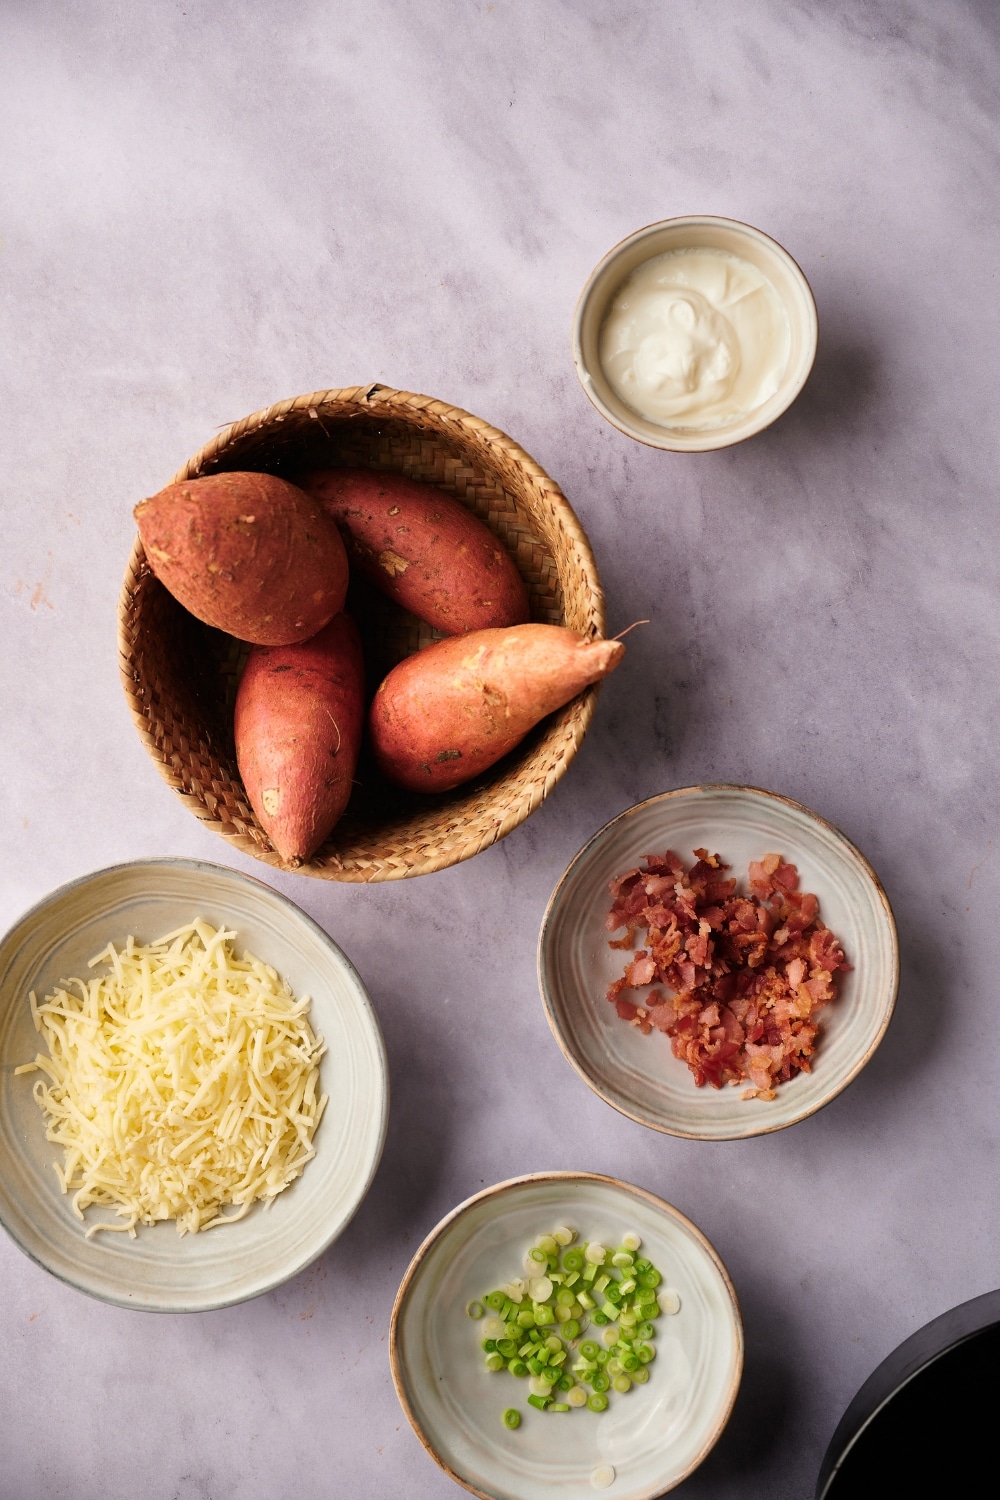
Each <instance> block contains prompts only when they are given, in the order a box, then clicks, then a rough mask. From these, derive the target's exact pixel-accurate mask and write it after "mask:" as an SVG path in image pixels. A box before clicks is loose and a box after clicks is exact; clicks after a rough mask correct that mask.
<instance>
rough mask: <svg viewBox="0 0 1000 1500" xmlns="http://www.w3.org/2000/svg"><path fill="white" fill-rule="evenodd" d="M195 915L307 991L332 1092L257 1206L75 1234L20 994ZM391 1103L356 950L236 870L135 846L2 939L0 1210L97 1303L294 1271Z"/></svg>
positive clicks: (35, 1251) (165, 1295) (319, 1240)
mask: <svg viewBox="0 0 1000 1500" xmlns="http://www.w3.org/2000/svg"><path fill="white" fill-rule="evenodd" d="M195 916H201V917H204V918H205V919H206V920H207V921H209V922H212V923H214V924H216V925H217V924H219V923H224V924H225V925H226V926H227V927H230V928H232V929H235V931H236V933H237V939H236V949H237V951H238V952H241V951H242V950H243V949H244V948H248V949H249V950H250V951H251V952H253V953H255V954H256V955H257V956H258V957H259V958H262V959H264V960H265V961H266V962H267V963H270V964H271V965H272V966H273V967H274V968H276V969H277V970H278V972H279V974H281V975H282V976H283V978H285V979H287V980H288V982H289V984H290V985H291V987H292V989H293V990H294V992H295V994H296V995H298V996H302V995H310V996H311V997H312V1010H311V1012H310V1020H311V1024H312V1027H313V1030H314V1031H316V1032H317V1033H318V1034H320V1035H322V1036H323V1037H324V1038H325V1040H326V1043H327V1046H328V1049H329V1050H328V1051H327V1053H326V1055H325V1056H324V1058H323V1060H322V1062H321V1064H320V1069H321V1073H320V1076H321V1080H322V1087H323V1089H324V1090H325V1091H326V1093H328V1094H329V1096H330V1097H329V1103H328V1105H327V1108H326V1112H325V1114H324V1116H323V1119H322V1121H321V1122H320V1124H319V1127H318V1129H317V1131H316V1136H315V1146H316V1155H315V1157H314V1158H313V1159H312V1161H310V1162H308V1163H307V1165H306V1167H305V1169H304V1171H303V1173H302V1176H301V1177H300V1178H298V1179H297V1181H295V1182H294V1183H292V1184H291V1186H290V1187H288V1188H286V1189H285V1191H284V1192H283V1193H281V1194H279V1196H278V1197H277V1198H275V1199H274V1201H273V1202H272V1204H271V1205H270V1206H269V1207H268V1208H266V1209H265V1208H264V1207H263V1205H261V1204H258V1205H256V1206H255V1207H254V1208H253V1209H252V1210H251V1211H250V1213H248V1214H247V1216H246V1218H245V1219H241V1220H240V1221H239V1223H236V1224H232V1225H228V1226H225V1227H223V1228H219V1229H213V1230H210V1231H208V1232H207V1233H202V1234H197V1235H184V1236H183V1238H182V1237H181V1236H180V1235H178V1233H177V1230H176V1227H175V1225H174V1224H173V1223H172V1222H169V1223H162V1224H156V1225H153V1226H151V1227H148V1228H140V1229H139V1230H138V1233H137V1236H136V1238H135V1239H134V1240H132V1239H129V1237H128V1236H127V1235H125V1234H98V1235H95V1236H94V1238H93V1239H90V1240H87V1239H85V1238H84V1229H85V1227H88V1226H89V1225H90V1224H92V1223H94V1222H95V1221H96V1220H98V1219H101V1218H103V1219H104V1220H106V1221H108V1222H121V1221H120V1220H117V1219H116V1218H115V1215H114V1213H113V1211H112V1210H111V1209H101V1208H90V1209H88V1210H87V1218H86V1225H82V1224H81V1223H80V1221H79V1219H77V1218H76V1217H75V1215H74V1214H73V1211H72V1208H71V1206H70V1199H69V1197H68V1196H64V1195H63V1194H62V1193H61V1192H60V1189H59V1184H58V1181H57V1179H56V1174H55V1172H54V1171H53V1166H52V1164H53V1162H54V1161H55V1160H56V1158H57V1156H58V1157H59V1158H60V1159H61V1157H62V1148H61V1147H59V1146H54V1145H51V1144H50V1143H49V1142H48V1141H46V1139H45V1119H44V1116H43V1115H42V1112H41V1110H40V1109H39V1108H38V1106H37V1104H36V1103H35V1101H34V1099H33V1098H32V1086H33V1084H34V1082H35V1079H36V1076H37V1075H32V1074H30V1073H28V1074H22V1075H20V1076H19V1077H15V1075H14V1069H15V1067H17V1066H18V1065H19V1064H21V1063H25V1062H31V1061H32V1059H33V1058H34V1057H35V1055H36V1053H37V1052H38V1051H39V1050H41V1051H44V1042H43V1041H42V1039H41V1038H40V1037H39V1035H38V1033H37V1032H36V1031H35V1028H34V1025H33V1023H32V1019H31V1013H30V1009H29V1005H28V994H29V991H31V990H35V992H36V993H37V994H38V996H39V998H41V997H42V996H43V995H45V994H47V993H48V992H49V990H50V989H51V988H52V987H53V986H54V985H55V984H57V983H58V982H59V981H60V980H63V979H68V978H69V977H71V976H72V975H77V974H85V973H86V972H87V961H88V959H90V958H92V957H93V956H94V954H95V953H98V952H100V950H101V949H102V948H104V947H105V946H106V945H107V943H108V942H109V941H112V942H114V943H116V944H120V943H123V942H124V941H125V940H126V938H127V937H128V936H129V935H130V934H132V935H134V936H135V937H137V938H139V939H140V940H141V941H151V940H152V939H154V938H157V937H159V936H161V935H162V934H163V933H165V932H169V931H171V930H172V929H173V928H175V927H180V926H182V925H183V924H184V923H185V922H188V921H190V920H191V919H192V918H193V917H195ZM387 1114H388V1083H387V1070H386V1060H385V1049H384V1047H383V1044H382V1034H381V1031H380V1029H379V1024H378V1020H377V1018H376V1015H375V1012H374V1010H373V1009H372V1006H371V1002H370V1001H369V999H368V996H367V994H366V992H365V988H364V986H363V984H362V983H361V980H360V978H359V977H358V974H357V972H356V971H355V969H354V967H353V965H352V964H351V963H350V961H349V960H348V959H347V958H346V957H345V956H344V954H343V953H342V952H341V951H340V949H339V948H338V947H337V945H336V943H334V942H333V941H332V939H331V938H329V937H328V936H327V935H326V933H325V932H324V931H323V930H322V928H320V927H317V925H316V923H315V922H313V921H312V920H311V919H310V918H309V917H307V916H306V915H305V913H304V912H302V911H300V910H299V908H298V907H297V906H294V905H293V904H292V903H291V902H290V901H287V900H286V899H285V898H284V897H283V896H279V895H278V894H277V892H275V891H272V890H270V889H269V888H268V887H267V886H265V885H261V884H260V882H259V881H256V880H251V879H249V878H248V877H247V876H246V875H240V874H238V873H237V872H236V871H235V870H226V869H222V868H221V867H220V866H217V865H211V864H203V863H201V862H200V861H196V860H188V859H160V860H145V861H139V862H137V863H135V864H127V865H118V866H115V867H113V868H111V869H106V870H97V871H95V872H94V873H93V874H91V875H85V876H84V877H83V878H82V879H80V880H76V881H73V882H72V884H70V885H64V886H62V887H61V888H60V889H59V890H57V891H54V892H53V893H52V895H50V896H47V897H46V898H45V900H44V901H41V902H40V903H39V904H38V905H37V906H35V907H33V908H32V909H31V911H29V912H27V913H26V914H25V915H24V916H23V917H22V918H21V919H20V921H19V922H17V923H16V924H15V925H14V926H13V927H12V928H11V930H10V931H9V932H8V933H7V935H6V937H4V938H3V940H2V941H0V1160H2V1161H3V1171H2V1172H0V1223H2V1225H3V1227H4V1228H5V1229H6V1230H7V1233H8V1234H9V1235H10V1236H11V1238H12V1239H13V1240H14V1241H15V1243H16V1244H17V1245H19V1246H20V1248H21V1249H22V1250H24V1251H25V1253H26V1254H27V1255H30V1256H31V1258H32V1260H35V1261H37V1262H38V1264H39V1265H41V1266H44V1267H45V1269H46V1270H48V1271H51V1272H52V1273H53V1274H54V1275H55V1276H58V1277H59V1278H60V1279H61V1280H63V1281H66V1282H68V1283H69V1284H70V1285H71V1286H75V1287H78V1288H79V1290H80V1291H83V1292H88V1293H89V1294H90V1295H91V1296H94V1297H99V1298H101V1299H102V1300H103V1301H105V1302H114V1303H117V1304H118V1305H119V1306H121V1307H138V1308H143V1309H145V1310H146V1311H150V1312H196V1311H203V1310H205V1309H208V1308H213V1307H226V1306H228V1305H229V1304H230V1303H233V1302H242V1301H245V1300H246V1299H247V1298H249V1297H256V1296H259V1295H260V1294H261V1293H262V1292H266V1291H269V1290H270V1289H271V1288H272V1287H275V1286H277V1285H279V1284H280V1283H281V1282H283V1281H286V1280H287V1279H288V1278H289V1277H290V1276H294V1275H295V1274H296V1273H297V1272H299V1271H301V1270H303V1268H304V1267H305V1266H307V1265H309V1263H310V1262H311V1261H313V1260H315V1259H316V1257H317V1256H318V1255H321V1254H322V1252H323V1251H324V1250H325V1249H326V1248H327V1246H328V1245H329V1244H330V1243H331V1242H332V1241H333V1240H335V1239H336V1238H337V1236H338V1235H339V1234H340V1232H341V1230H342V1229H343V1228H344V1227H345V1225H346V1224H347V1222H348V1220H349V1219H350V1218H351V1216H352V1214H353V1213H354V1211H355V1209H356V1208H357V1207H358V1205H359V1203H360V1202H361V1200H362V1198H363V1197H364V1196H365V1193H366V1192H367V1190H368V1186H369V1184H370V1182H371V1180H372V1177H373V1176H374V1173H375V1168H376V1166H377V1165H378V1161H379V1157H380V1156H381V1153H382V1144H383V1141H384V1139H385V1128H386V1120H387Z"/></svg>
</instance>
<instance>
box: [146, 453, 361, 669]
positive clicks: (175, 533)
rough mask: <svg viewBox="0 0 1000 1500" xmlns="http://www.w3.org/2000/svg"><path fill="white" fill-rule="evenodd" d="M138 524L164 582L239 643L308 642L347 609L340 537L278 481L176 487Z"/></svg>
mask: <svg viewBox="0 0 1000 1500" xmlns="http://www.w3.org/2000/svg"><path fill="white" fill-rule="evenodd" d="M135 518H136V521H137V522H138V524H139V535H140V537H141V538H142V545H143V547H144V548H145V551H146V557H147V558H148V560H149V566H150V567H151V568H152V570H153V572H154V573H155V574H156V576H157V578H158V579H159V580H160V582H161V583H162V584H163V585H164V586H165V587H166V588H168V589H169V590H170V592H171V593H172V594H173V596H174V598H175V599H177V600H179V601H180V603H181V604H183V606H184V608H185V609H186V610H189V611H190V613H191V614H193V615H195V616H197V618H198V619H199V620H204V622H205V624H206V625H214V626H216V628H217V629H219V630H227V631H228V632H229V634H230V635H235V636H238V637H239V639H240V640H243V641H251V642H254V643H256V644H258V645H262V646H286V645H291V644H293V643H294V642H296V641H305V640H308V638H309V637H310V636H311V635H315V634H316V631H317V630H321V629H322V627H323V626H324V625H325V624H326V623H327V621H328V620H331V619H332V618H333V616H334V615H335V614H337V613H339V611H340V610H342V609H343V607H344V599H345V596H346V594H347V554H346V553H345V551H344V544H343V542H342V541H341V539H340V533H339V532H338V531H337V528H336V526H334V525H332V524H331V521H330V518H329V517H328V516H327V515H326V514H325V512H324V511H323V509H322V507H321V506H320V505H318V504H317V502H316V501H315V500H313V499H310V497H309V496H308V495H306V494H305V493H304V492H303V491H302V490H300V489H299V488H298V487H297V486H296V485H294V484H288V483H287V481H286V480H284V479H277V478H276V477H275V476H274V475H273V474H248V473H233V474H211V475H208V476H206V477H205V478H204V479H189V480H184V481H183V482H181V483H179V484H168V485H167V487H166V489H163V490H160V492H159V494H156V495H153V496H152V497H151V499H149V500H143V501H141V502H140V504H138V505H137V506H136V508H135Z"/></svg>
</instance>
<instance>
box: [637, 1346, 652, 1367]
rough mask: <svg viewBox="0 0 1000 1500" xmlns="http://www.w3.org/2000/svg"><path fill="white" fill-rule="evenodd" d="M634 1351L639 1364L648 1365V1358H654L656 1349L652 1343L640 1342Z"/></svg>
mask: <svg viewBox="0 0 1000 1500" xmlns="http://www.w3.org/2000/svg"><path fill="white" fill-rule="evenodd" d="M635 1352H636V1355H637V1357H638V1360H639V1363H640V1364H641V1365H648V1364H649V1362H650V1360H653V1359H655V1358H656V1350H655V1349H654V1348H653V1346H652V1344H640V1345H639V1347H638V1349H637V1350H636V1351H635Z"/></svg>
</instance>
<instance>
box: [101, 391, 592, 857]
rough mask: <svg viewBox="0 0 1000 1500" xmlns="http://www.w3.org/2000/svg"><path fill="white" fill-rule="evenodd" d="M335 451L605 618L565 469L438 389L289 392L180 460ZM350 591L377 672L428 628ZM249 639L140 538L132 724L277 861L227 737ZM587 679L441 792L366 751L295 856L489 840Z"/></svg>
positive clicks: (229, 461)
mask: <svg viewBox="0 0 1000 1500" xmlns="http://www.w3.org/2000/svg"><path fill="white" fill-rule="evenodd" d="M339 465H351V466H355V467H358V466H360V467H368V468H374V469H382V470H389V471H393V472H397V473H402V474H406V475H407V476H409V477H410V478H412V479H421V480H425V481H428V482H429V483H432V484H436V485H439V486H440V487H441V488H442V489H444V490H446V491H447V492H448V493H449V494H451V495H454V496H455V497H456V498H457V499H459V500H460V501H461V502H462V503H463V504H464V505H466V506H468V508H469V509H470V510H472V511H474V512H475V514H476V515H478V516H479V517H480V518H481V519H482V520H483V521H485V523H486V524H487V525H488V526H489V527H490V529H491V530H492V531H493V532H494V533H495V535H497V536H498V537H499V538H500V539H501V540H502V541H503V543H504V545H505V547H506V548H507V550H508V551H509V552H510V554H511V556H512V557H513V558H514V560H515V562H516V564H517V568H518V571H519V572H520V574H521V576H522V578H523V579H524V581H525V583H526V585H527V587H528V594H529V599H530V604H531V617H532V619H533V620H538V621H545V622H549V623H553V624H564V625H568V626H569V627H570V628H572V629H574V630H578V631H580V632H581V633H583V634H586V635H588V636H601V635H603V633H604V600H603V595H602V592H601V587H600V582H599V580H598V576H597V570H596V567H595V565H594V560H593V556H592V554H591V551H590V546H589V543H588V541H587V538H586V536H585V534H584V532H583V530H582V528H581V526H580V524H579V522H578V521H577V519H576V517H575V516H574V514H573V512H572V510H571V509H570V507H569V505H568V503H567V502H566V500H565V498H564V497H563V495H562V492H561V491H560V489H559V487H558V485H556V484H555V483H554V482H553V481H552V480H551V479H550V478H549V477H548V475H546V474H545V472H544V471H543V470H542V469H540V468H539V467H538V465H537V464H535V463H534V462H533V461H532V460H531V459H530V458H529V457H528V456H527V454H525V453H524V452H523V451H522V450H521V449H520V448H519V447H518V446H517V444H516V443H514V442H512V440H511V439H510V438H508V437H506V436H505V435H504V434H503V433H502V432H499V431H497V429H496V428H494V427H490V426H489V425H488V424H487V423H486V422H483V421H481V420H480V419H479V418H478V417H473V416H470V414H469V413H468V412H464V411H461V410H460V409H458V408H457V407H451V406H447V405H446V404H445V403H443V402H440V401H434V400H432V399H431V398H430V397H427V396H417V395H413V394H411V393H409V392H405V391H395V390H392V389H390V388H389V387H386V386H380V385H375V386H358V387H352V388H349V389H346V390H333V391H319V392H314V393H312V394H310V395H307V396H299V397H296V398H295V399H294V400H289V401H282V402H279V403H278V404H277V405H275V406H272V407H270V408H269V409H268V410H266V411H261V412H255V413H254V414H253V415H252V416H249V417H246V418H244V419H243V421H241V422H237V423H235V424H234V425H233V426H231V427H229V428H227V429H226V430H225V431H224V432H222V433H220V434H219V435H218V436H217V437H215V438H213V440H212V441H211V442H210V443H208V444H206V446H205V447H204V448H202V449H201V451H200V452H199V453H197V454H196V455H195V457H194V458H192V459H191V460H190V461H189V462H188V463H187V464H185V466H184V467H183V468H182V469H181V470H180V471H179V473H178V474H176V475H175V476H174V477H175V479H177V480H183V479H192V478H197V477H199V476H200V475H203V474H211V473H218V472H221V471H223V470H232V469H259V470H267V471H268V472H271V473H276V474H281V475H283V476H284V477H286V478H289V479H293V480H294V479H295V477H296V475H297V474H299V473H302V472H304V471H305V470H306V469H309V468H318V467H323V466H330V467H332V466H339ZM349 607H350V608H351V609H352V611H354V612H355V613H356V615H357V617H358V619H359V623H360V624H361V627H362V634H363V636H364V637H365V639H366V659H367V663H368V670H369V672H371V673H372V674H373V676H374V674H375V673H380V674H381V673H384V672H385V671H387V670H388V669H389V667H391V666H392V665H393V664H394V663H395V662H397V661H400V660H401V659H402V658H403V657H404V656H407V655H409V654H411V653H412V652H413V651H415V650H418V649H420V648H421V647H422V646H424V645H427V644H428V643H429V642H430V641H431V640H433V639H436V638H437V637H436V634H435V632H433V631H431V630H430V628H429V627H428V626H427V625H425V624H423V623H422V622H421V621H419V620H416V619H415V618H414V617H413V616H412V615H407V614H405V613H404V612H403V611H402V610H400V609H398V607H396V606H395V605H393V604H391V603H390V601H388V600H386V599H385V598H384V597H383V596H382V595H379V594H376V593H375V591H373V590H367V591H366V590H365V589H364V587H363V586H361V585H352V595H351V599H350V603H349ZM246 649H247V648H246V647H245V646H242V645H241V643H239V642H237V641H234V640H232V638H231V637H228V636H224V635H222V634H221V632H218V631H212V630H209V629H208V628H207V627H205V626H202V625H200V624H199V623H198V622H197V621H195V620H193V619H192V618H191V616H190V615H188V614H187V613H186V612H185V611H184V610H183V609H182V608H181V606H180V605H179V604H177V603H176V601H175V600H174V599H173V598H172V597H171V596H170V595H169V594H168V593H167V591H166V590H165V589H164V588H163V586H162V585H161V584H160V583H159V582H158V580H157V579H156V578H154V577H153V575H152V573H151V572H150V570H149V567H148V565H147V563H146V559H145V554H144V552H143V550H142V544H141V542H139V541H138V540H137V541H136V544H135V547H134V548H133V551H132V555H131V557H130V559H129V563H128V567H127V569H126V574H125V580H124V583H123V586H122V593H121V600H120V604H119V653H120V663H121V671H122V678H123V682H124V685H125V691H126V694H127V695H128V699H129V704H130V707H131V710H132V716H133V719H134V721H135V723H136V726H137V728H138V730H139V733H140V735H141V736H142V739H143V741H144V742H145V744H146V748H147V749H148V750H149V753H150V754H151V755H152V757H153V759H154V761H155V763H156V765H157V768H158V769H159V771H160V773H161V774H162V775H163V777H164V779H165V780H166V781H167V782H168V783H169V785H170V786H172V787H173V788H174V789H175V790H176V791H177V792H178V793H179V794H180V795H181V796H182V797H183V798H184V799H185V801H186V802H187V805H188V806H189V807H190V809H191V811H192V812H193V813H194V814H195V816H196V817H199V818H201V819H202V820H203V821H204V822H205V823H207V824H208V826H209V827H211V828H212V829H213V830H214V831H215V832H217V833H219V834H221V835H222V836H223V837H224V838H226V839H228V840H229V842H230V843H232V844H233V845H234V846H235V847H237V848H239V849H241V850H242V851H243V852H244V853H247V854H252V855H254V856H256V857H257V858H258V859H263V860H265V861H266V862H267V863H269V864H273V865H276V866H279V867H280V866H281V863H282V862H281V859H280V857H279V856H278V855H277V854H276V853H275V852H274V850H273V849H272V848H271V845H270V842H269V840H268V838H267V835H266V834H265V833H264V831H263V830H262V829H261V827H260V826H259V824H258V823H257V820H256V818H255V817H254V814H253V811H252V810H251V808H250V805H249V803H248V802H247V799H246V794H245V792H244V789H243V785H242V782H241V781H240V777H239V772H238V770H237V767H236V760H235V753H234V749H233V739H232V727H231V711H232V702H233V698H234V696H235V690H236V684H237V681H238V678H239V672H240V671H241V669H242V665H243V661H244V660H245V657H246ZM596 694H597V688H596V687H592V688H589V689H588V690H587V691H586V692H585V693H583V694H581V695H580V697H578V698H576V699H574V700H573V702H572V703H569V704H567V705H566V707H565V708H563V709H561V710H560V711H559V712H558V713H556V714H553V715H551V716H550V717H549V718H548V719H547V720H545V721H544V723H543V724H542V725H540V726H539V727H538V728H537V729H536V730H534V731H533V732H532V734H531V735H529V736H528V738H527V739H526V740H525V741H523V742H522V743H521V745H519V746H518V747H517V748H516V749H515V750H514V751H512V752H511V754H510V755H509V756H506V757H505V758H504V760H503V761H501V762H500V763H499V764H498V765H496V766H494V767H493V768H491V770H490V771H488V772H487V773H485V775H484V776H482V777H479V778H477V779H476V781H474V782H472V783H471V784H468V785H466V786H462V787H457V788H456V789H455V790H454V791H453V792H450V793H446V794H444V795H442V796H439V797H436V798H434V799H431V798H423V797H419V796H416V795H412V794H407V793H403V792H400V791H398V790H397V789H394V788H391V787H389V786H387V785H386V784H385V783H384V782H382V781H381V779H380V778H379V777H378V776H377V775H376V774H375V772H374V768H373V767H372V766H370V765H368V764H366V763H365V762H362V764H361V765H360V766H359V770H358V780H359V782H360V783H361V785H360V786H359V788H358V790H357V791H356V793H355V796H354V797H353V798H352V800H351V805H350V807H349V808H348V810H347V812H346V814H345V815H344V817H343V818H342V819H341V821H340V822H339V823H338V824H337V826H336V828H335V829H334V831H333V834H332V835H331V837H330V839H329V840H328V841H327V843H326V844H324V845H323V847H322V848H321V849H320V850H319V851H318V852H317V854H315V855H314V856H313V859H312V860H311V861H310V862H309V863H308V864H306V865H303V866H302V867H301V869H300V873H301V874H307V875H316V876H319V877H322V878H326V879H333V880H349V881H371V880H393V879H400V878H402V877H404V876H408V875H419V874H426V873H429V872H430V871H433V870H439V869H443V868H445V867H446V866H448V865H452V864H456V863H458V862H459V861H460V860H463V859H468V858H470V857H471V856H472V855H473V854H477V853H479V852H480V850H482V849H485V848H488V847H489V845H490V844H492V843H494V842H495V841H496V840H497V839H500V838H503V837H504V835H505V834H507V833H509V832H510V831H511V829H513V828H516V827H517V825H518V824H519V823H521V822H523V820H524V819H525V818H526V817H527V816H528V815H529V814H530V813H531V812H533V811H534V810H535V808H536V807H538V806H539V804H540V803H541V802H542V800H543V799H544V797H546V796H547V794H548V793H549V791H550V790H551V789H552V787H553V786H554V785H555V783H556V782H557V781H558V780H559V778H560V776H561V775H562V774H563V772H564V771H565V770H566V767H567V766H568V764H569V762H570V760H571V759H572V758H573V756H574V754H575V753H576V750H577V748H578V746H579V744H580V742H581V740H582V739H583V736H584V734H585V732H586V729H587V726H588V724H589V722H590V719H591V716H592V714H593V710H594V701H595V698H596Z"/></svg>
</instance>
